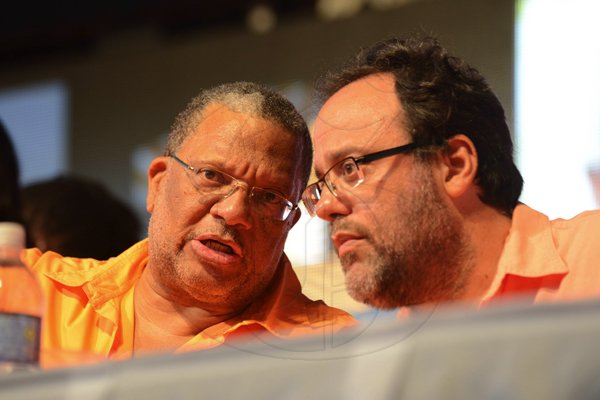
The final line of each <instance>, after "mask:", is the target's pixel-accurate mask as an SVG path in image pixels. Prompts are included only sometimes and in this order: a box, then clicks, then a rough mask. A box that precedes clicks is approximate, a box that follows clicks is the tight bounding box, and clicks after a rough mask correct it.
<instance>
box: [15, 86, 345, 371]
mask: <svg viewBox="0 0 600 400" xmlns="http://www.w3.org/2000/svg"><path fill="white" fill-rule="evenodd" d="M311 161H312V144H311V140H310V135H309V132H308V128H307V126H306V123H305V122H304V120H303V119H302V117H301V116H300V114H299V113H298V112H297V111H296V109H295V108H294V107H293V105H292V104H291V103H290V102H289V101H288V100H286V99H285V98H283V97H282V96H281V95H279V94H277V93H275V92H273V91H272V90H270V89H267V88H265V87H263V86H262V85H258V84H255V83H245V82H239V83H233V84H224V85H220V86H217V87H214V88H211V89H208V90H203V91H202V92H201V93H200V94H199V95H198V96H197V97H196V98H194V99H193V100H192V101H191V102H190V103H189V104H188V106H187V107H186V108H185V109H184V110H183V111H182V112H181V113H180V114H179V115H178V116H177V118H176V119H175V122H174V124H173V127H172V129H171V131H170V134H169V138H168V143H167V148H166V151H165V153H164V155H163V156H160V157H157V158H155V159H154V160H153V161H152V162H151V164H150V166H149V169H148V197H147V210H148V212H150V214H151V217H150V222H149V227H148V238H147V239H144V240H142V241H141V242H139V243H137V244H135V245H133V246H132V247H131V248H129V249H128V250H125V252H123V253H122V254H120V255H118V256H117V257H114V258H112V259H110V260H108V261H95V260H91V259H76V258H63V257H61V256H60V255H58V254H56V253H53V252H46V253H43V252H41V251H40V250H38V249H30V250H28V251H27V252H26V254H25V260H26V262H27V264H28V265H30V266H31V268H32V269H33V270H34V271H37V272H38V273H39V276H40V280H41V284H42V287H43V289H44V291H45V293H46V297H47V299H48V301H47V304H48V306H47V310H46V311H47V313H46V316H45V318H44V325H43V333H42V346H43V347H44V348H46V349H50V350H53V349H54V350H57V349H58V350H64V351H67V352H73V353H78V352H79V353H85V352H89V353H92V354H98V355H101V356H102V357H106V358H111V359H123V358H130V357H132V356H137V355H142V354H146V353H151V352H184V351H193V350H202V349H207V348H212V347H215V346H219V345H222V344H224V343H229V342H231V341H233V340H236V339H238V340H241V339H242V338H243V336H244V335H246V337H247V338H248V337H249V336H248V335H261V338H262V337H263V336H266V337H271V338H281V339H287V338H293V337H297V336H299V335H308V334H323V332H324V330H326V331H327V332H332V331H337V330H339V329H343V328H346V327H351V326H353V325H354V324H355V321H354V319H353V318H352V317H351V316H350V315H349V314H347V313H346V312H344V311H341V310H338V309H335V308H331V307H328V306H326V305H325V304H324V303H323V302H322V301H313V300H310V299H308V298H307V297H305V296H304V295H303V294H302V292H301V287H300V283H299V281H298V279H297V277H296V275H295V274H294V272H293V270H292V268H291V265H290V262H289V261H288V259H287V257H286V256H285V254H284V253H283V247H284V243H285V239H286V236H287V234H288V232H289V230H290V228H291V227H292V226H293V225H294V224H295V223H296V222H297V221H298V218H299V217H300V210H299V209H298V201H299V200H300V196H301V193H302V190H303V189H304V187H305V185H306V182H307V180H308V177H309V174H310V168H311ZM52 353H53V352H52V351H50V352H47V354H52ZM54 353H56V352H54ZM42 363H43V365H45V366H47V367H48V366H52V365H53V364H54V365H56V364H57V363H58V362H57V360H52V359H48V357H44V352H42Z"/></svg>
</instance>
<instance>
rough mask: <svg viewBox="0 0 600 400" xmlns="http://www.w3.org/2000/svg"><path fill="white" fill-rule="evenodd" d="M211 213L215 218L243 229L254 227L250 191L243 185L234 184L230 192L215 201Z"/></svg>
mask: <svg viewBox="0 0 600 400" xmlns="http://www.w3.org/2000/svg"><path fill="white" fill-rule="evenodd" d="M210 213H211V215H212V216H214V217H215V218H221V219H223V220H224V221H225V223H226V224H227V225H230V226H239V227H241V228H243V229H250V228H251V227H252V223H251V215H250V213H251V210H250V203H249V201H248V192H247V189H246V188H244V187H242V185H236V186H234V187H233V189H232V190H231V192H229V194H227V195H226V196H223V197H222V198H221V199H220V200H219V201H217V202H215V203H214V204H213V206H212V207H211V209H210Z"/></svg>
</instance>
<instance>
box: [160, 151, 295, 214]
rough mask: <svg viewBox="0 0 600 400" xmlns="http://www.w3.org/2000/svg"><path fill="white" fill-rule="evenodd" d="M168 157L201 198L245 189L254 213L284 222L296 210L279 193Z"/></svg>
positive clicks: (227, 195) (223, 196)
mask: <svg viewBox="0 0 600 400" xmlns="http://www.w3.org/2000/svg"><path fill="white" fill-rule="evenodd" d="M168 156H169V157H171V158H172V159H174V160H175V161H177V162H178V163H179V164H181V165H183V167H184V168H185V169H186V171H187V172H188V176H189V177H190V179H191V180H192V184H193V185H194V187H195V188H196V190H197V191H198V193H200V194H201V195H202V196H220V197H221V198H223V199H225V198H227V197H229V196H231V195H232V194H233V192H235V191H236V189H237V188H245V189H247V190H248V192H249V197H250V201H251V204H252V209H253V210H254V211H255V212H257V213H258V214H260V215H264V216H267V217H271V218H273V219H276V220H279V221H285V220H286V219H287V217H288V216H289V215H290V214H291V212H292V211H294V210H295V209H297V208H298V205H297V204H294V203H292V202H291V201H289V200H288V199H286V198H285V197H283V196H282V195H280V194H279V193H275V192H273V191H271V190H267V189H263V188H260V187H256V186H252V187H251V186H250V185H248V184H247V183H246V182H243V181H241V180H239V179H236V178H234V177H233V176H231V175H229V174H226V173H225V172H223V171H219V170H216V169H213V168H210V167H192V166H191V165H189V164H188V163H186V162H185V161H183V160H181V159H180V158H179V157H177V155H175V154H169V155H168Z"/></svg>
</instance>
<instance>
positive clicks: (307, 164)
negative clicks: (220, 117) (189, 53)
mask: <svg viewBox="0 0 600 400" xmlns="http://www.w3.org/2000/svg"><path fill="white" fill-rule="evenodd" d="M211 104H221V105H224V106H226V107H227V108H230V109H231V110H233V111H236V112H242V113H246V114H250V115H252V116H256V117H260V118H264V119H266V120H268V121H271V122H273V123H275V124H277V125H279V126H280V127H282V128H283V129H284V130H286V131H287V132H289V133H291V134H292V135H294V136H295V137H296V139H297V141H298V143H299V144H300V171H301V173H302V176H301V177H300V178H301V183H302V187H304V186H306V183H307V181H308V178H309V176H310V169H311V165H312V152H313V149H312V142H311V138H310V133H309V131H308V127H307V125H306V122H305V121H304V119H303V118H302V116H301V115H300V113H299V112H298V111H297V110H296V108H295V107H294V105H293V104H292V103H291V102H290V101H289V100H287V99H286V98H285V97H283V96H282V95H281V94H279V93H277V92H275V91H273V90H271V89H269V88H267V87H265V86H263V85H261V84H258V83H253V82H234V83H225V84H222V85H219V86H215V87H213V88H209V89H204V90H202V91H201V92H200V93H199V94H198V95H197V96H196V97H194V98H193V99H192V100H191V101H190V102H189V103H188V104H187V106H186V107H185V109H184V110H183V111H182V112H180V113H179V114H178V115H177V117H176V118H175V121H174V123H173V126H172V127H171V131H170V133H169V137H168V140H167V147H166V154H173V153H175V152H176V151H177V150H179V148H180V146H181V145H182V144H183V142H184V141H185V140H186V139H187V138H188V137H189V136H190V135H191V134H192V133H193V132H194V131H195V128H196V127H197V126H198V124H199V123H200V122H201V121H202V119H203V118H204V111H205V109H206V108H207V107H208V106H209V105H211Z"/></svg>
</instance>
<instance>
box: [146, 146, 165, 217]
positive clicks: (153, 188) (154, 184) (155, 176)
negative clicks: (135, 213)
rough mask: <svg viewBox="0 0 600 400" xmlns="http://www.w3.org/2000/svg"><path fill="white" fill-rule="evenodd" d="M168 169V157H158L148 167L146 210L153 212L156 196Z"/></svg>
mask: <svg viewBox="0 0 600 400" xmlns="http://www.w3.org/2000/svg"><path fill="white" fill-rule="evenodd" d="M166 171H167V158H166V157H157V158H155V159H154V160H152V162H151V163H150V167H148V195H147V196H146V210H148V212H149V213H151V214H152V211H153V210H154V204H155V201H156V197H157V196H158V193H159V190H160V185H161V182H162V180H163V178H164V176H165V173H166Z"/></svg>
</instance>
